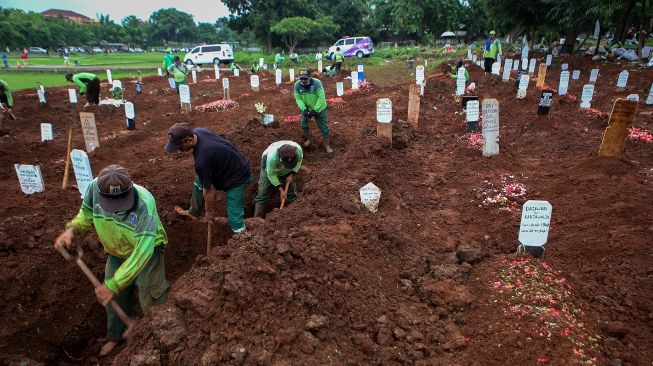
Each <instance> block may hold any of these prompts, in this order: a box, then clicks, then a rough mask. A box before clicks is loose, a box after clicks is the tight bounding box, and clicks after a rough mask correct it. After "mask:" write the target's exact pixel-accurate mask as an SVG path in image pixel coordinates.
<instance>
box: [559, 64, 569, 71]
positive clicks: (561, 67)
mask: <svg viewBox="0 0 653 366" xmlns="http://www.w3.org/2000/svg"><path fill="white" fill-rule="evenodd" d="M560 69H561V70H562V71H567V70H569V64H562V65H560Z"/></svg>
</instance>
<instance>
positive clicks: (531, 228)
mask: <svg viewBox="0 0 653 366" xmlns="http://www.w3.org/2000/svg"><path fill="white" fill-rule="evenodd" d="M552 211H553V207H552V206H551V204H550V203H549V202H548V201H536V200H529V201H526V203H524V206H522V212H521V223H520V225H519V242H520V243H522V245H524V246H542V245H544V244H546V241H547V239H548V236H549V226H550V224H551V212H552Z"/></svg>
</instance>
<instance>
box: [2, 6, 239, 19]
mask: <svg viewBox="0 0 653 366" xmlns="http://www.w3.org/2000/svg"><path fill="white" fill-rule="evenodd" d="M0 7H3V8H17V9H22V10H25V11H35V12H42V11H45V10H48V9H51V8H54V9H62V10H72V11H75V12H78V13H80V14H83V15H86V16H87V17H89V18H96V17H97V16H96V14H100V13H101V14H109V15H110V16H111V19H112V20H113V21H115V22H116V23H120V20H122V18H124V17H126V16H127V15H131V14H133V15H136V16H137V17H139V18H141V19H147V18H149V17H150V14H152V13H153V12H154V11H156V10H159V9H165V8H176V9H177V10H180V11H183V12H186V13H189V14H192V15H193V16H194V17H195V21H196V22H211V23H212V22H214V21H215V20H216V19H217V18H219V17H221V16H225V15H228V14H229V10H227V7H226V6H225V5H224V4H223V3H222V2H220V1H218V0H200V1H173V0H104V1H98V0H85V1H82V0H46V1H44V0H0Z"/></svg>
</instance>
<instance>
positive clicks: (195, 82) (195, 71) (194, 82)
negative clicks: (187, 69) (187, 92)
mask: <svg viewBox="0 0 653 366" xmlns="http://www.w3.org/2000/svg"><path fill="white" fill-rule="evenodd" d="M190 75H191V76H192V78H193V84H197V70H193V71H191V73H190Z"/></svg>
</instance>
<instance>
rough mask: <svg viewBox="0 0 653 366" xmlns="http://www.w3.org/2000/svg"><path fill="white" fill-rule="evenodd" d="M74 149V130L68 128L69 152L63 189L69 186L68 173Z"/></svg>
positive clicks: (64, 172) (62, 183)
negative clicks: (71, 153) (71, 152)
mask: <svg viewBox="0 0 653 366" xmlns="http://www.w3.org/2000/svg"><path fill="white" fill-rule="evenodd" d="M72 148H73V128H72V127H68V150H67V151H66V168H65V169H64V171H63V181H62V182H61V189H66V186H67V185H68V173H69V172H70V150H71V149H72Z"/></svg>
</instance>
